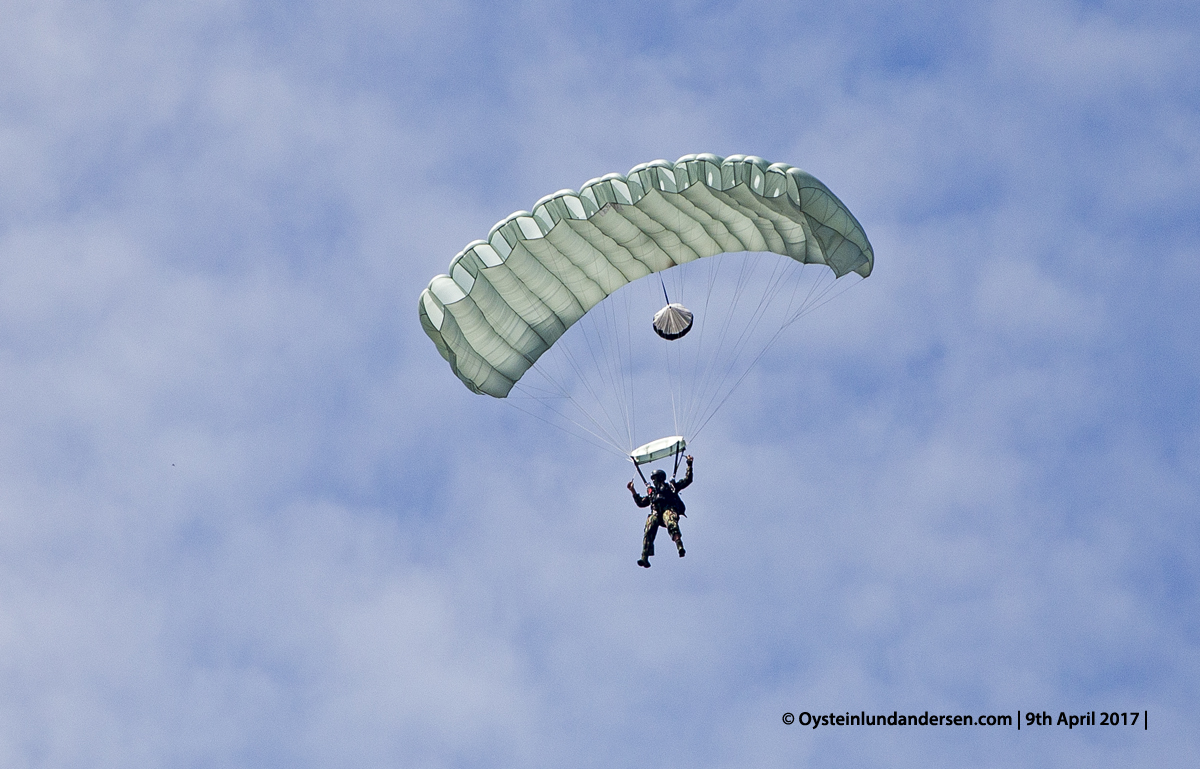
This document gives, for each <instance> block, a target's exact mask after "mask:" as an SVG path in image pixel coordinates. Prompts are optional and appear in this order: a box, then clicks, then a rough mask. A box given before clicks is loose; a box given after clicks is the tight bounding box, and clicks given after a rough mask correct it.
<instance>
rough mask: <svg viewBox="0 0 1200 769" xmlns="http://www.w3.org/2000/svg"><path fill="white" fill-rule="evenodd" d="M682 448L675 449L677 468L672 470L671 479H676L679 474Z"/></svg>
mask: <svg viewBox="0 0 1200 769" xmlns="http://www.w3.org/2000/svg"><path fill="white" fill-rule="evenodd" d="M681 451H682V449H679V448H676V449H675V469H674V470H672V471H671V480H672V481H673V480H675V479H676V478H677V477H678V476H679V454H680V452H681Z"/></svg>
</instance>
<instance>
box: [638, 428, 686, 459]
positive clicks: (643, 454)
mask: <svg viewBox="0 0 1200 769" xmlns="http://www.w3.org/2000/svg"><path fill="white" fill-rule="evenodd" d="M686 450H687V441H685V440H684V439H683V436H682V435H672V436H670V437H668V438H659V439H658V440H656V441H650V442H649V443H647V444H646V445H645V446H638V447H637V448H636V449H634V450H633V451H631V452H629V458H630V459H632V460H633V463H634V464H635V465H644V464H646V463H647V462H654V461H656V460H659V459H666V458H667V457H673V456H675V455H676V454H680V453H682V452H684V451H686Z"/></svg>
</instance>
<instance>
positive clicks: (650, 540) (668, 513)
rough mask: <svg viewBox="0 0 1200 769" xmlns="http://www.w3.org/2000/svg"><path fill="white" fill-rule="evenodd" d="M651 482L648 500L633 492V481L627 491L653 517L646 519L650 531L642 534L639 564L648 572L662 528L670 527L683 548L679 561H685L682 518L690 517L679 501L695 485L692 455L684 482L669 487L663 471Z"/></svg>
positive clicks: (651, 478) (647, 529) (669, 531)
mask: <svg viewBox="0 0 1200 769" xmlns="http://www.w3.org/2000/svg"><path fill="white" fill-rule="evenodd" d="M650 480H651V481H653V484H651V485H649V486H647V487H646V496H644V497H643V496H642V495H641V494H638V493H637V490H636V489H634V488H633V481H630V482H629V484H628V485H627V486H626V487H625V488H627V489H629V491H630V493H632V494H633V501H634V502H636V503H637V506H638V507H649V508H650V515H648V516H647V517H646V530H645V532H644V533H643V534H642V557H641V558H639V559H638V562H637V564H638V566H641V567H642V568H644V569H649V568H650V556H652V555H654V537H655V536H657V534H658V527H659V526H666V527H667V533H668V534H670V535H671V539H672V540H674V542H675V547H677V548H679V557H680V558H682V557H683V556H684V554H685V551H684V549H683V535H682V534H680V533H679V516H681V515H682V516H683V517H684V518H686V517H687V515H686V514H685V513H684V510H685V509H686V508H685V507H684V504H683V500H682V499H680V498H679V492H681V491H683V490H684V489H685V488H687V487H688V486H689V485H690V484H691V482H692V457H691V455H690V454H689V455H688V456H687V474H686V475H684V476H683V480H680V481H671V482H669V483H668V482H667V474H666V472H664V471H663V470H662V469H658V470H655V471H654V472H653V473H651V474H650Z"/></svg>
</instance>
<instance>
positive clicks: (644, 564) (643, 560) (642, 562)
mask: <svg viewBox="0 0 1200 769" xmlns="http://www.w3.org/2000/svg"><path fill="white" fill-rule="evenodd" d="M638 566H641V567H642V568H643V569H649V568H650V559H649V558H647V557H645V556H642V557H641V558H639V559H638Z"/></svg>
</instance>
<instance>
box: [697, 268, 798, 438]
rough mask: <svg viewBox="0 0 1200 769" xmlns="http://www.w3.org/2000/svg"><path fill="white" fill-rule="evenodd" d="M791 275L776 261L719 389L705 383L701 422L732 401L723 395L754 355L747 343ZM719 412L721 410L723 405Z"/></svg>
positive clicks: (735, 345) (719, 382)
mask: <svg viewBox="0 0 1200 769" xmlns="http://www.w3.org/2000/svg"><path fill="white" fill-rule="evenodd" d="M754 261H755V262H756V263H757V262H758V261H760V260H754ZM748 263H750V260H746V261H745V262H744V263H743V264H744V265H745V264H748ZM802 270H803V268H801V269H800V270H798V271H802ZM787 273H788V270H787V266H786V265H785V264H784V263H783V261H782V260H776V261H775V262H774V264H772V266H771V269H770V270H769V273H768V275H767V276H766V278H767V288H766V291H765V292H764V293H763V294H761V295H760V296H759V301H758V304H757V306H755V307H754V309H753V310H752V311H751V312H750V317H749V319H748V320H747V322H746V325H745V326H744V327H742V329H741V331H740V333H739V334H738V335H737V339H736V340H735V341H734V343H733V347H732V351H733V353H732V355H731V356H730V357H729V363H728V365H727V366H726V367H725V370H724V371H722V372H720V375H719V379H717V380H716V382H715V385H714V384H713V383H712V381H711V380H710V381H708V382H706V383H705V386H706V389H705V391H704V393H703V395H704V400H703V403H702V407H701V411H700V412H699V413H698V414H697V419H703V420H704V421H705V422H707V421H708V419H707V416H708V412H709V411H710V410H715V409H714V406H713V404H714V403H717V402H718V399H720V403H721V404H723V403H724V402H725V400H726V398H727V397H728V395H726V396H725V397H722V393H723V392H725V385H726V383H727V382H728V381H729V378H730V377H731V376H732V375H734V373H735V372H736V371H738V370H739V369H740V368H742V363H743V362H744V360H745V358H744V354H746V353H749V354H751V355H753V354H754V352H755V351H754V350H753V349H750V350H747V347H746V343H747V342H748V341H749V340H750V339H754V338H757V336H756V332H757V331H758V328H759V326H760V325H761V324H762V322H763V319H764V318H765V317H766V314H767V310H768V309H769V308H770V307H771V306H772V305H773V304H774V301H775V298H776V297H777V296H778V295H779V293H780V291H781V289H782V287H783V283H784V281H783V278H784V276H785V275H787ZM744 289H745V284H743V285H742V287H741V292H740V293H739V294H738V296H737V299H736V300H735V310H734V312H731V313H730V315H731V316H732V315H733V314H735V313H737V305H739V304H740V301H741V298H742V296H743V295H744V293H743V292H744ZM782 325H783V324H782V321H781V322H780V327H781V328H782ZM767 344H768V345H770V342H768V343H767ZM717 357H718V358H719V357H721V356H719V355H718V356H717ZM761 357H762V355H761V352H760V354H759V355H758V356H756V357H755V358H754V361H755V362H757V361H758V359H759V358H761ZM753 367H754V363H751V364H750V365H749V366H746V367H745V371H744V372H743V374H742V376H740V377H738V379H737V382H736V383H735V385H734V388H733V389H736V387H737V384H738V383H740V382H741V381H742V379H744V378H745V375H746V374H747V373H749V371H750V369H751V368H753ZM710 385H711V392H710V390H709V386H710ZM730 392H732V389H731V390H730ZM716 408H719V405H718V406H717V407H716ZM693 435H694V433H693Z"/></svg>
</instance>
